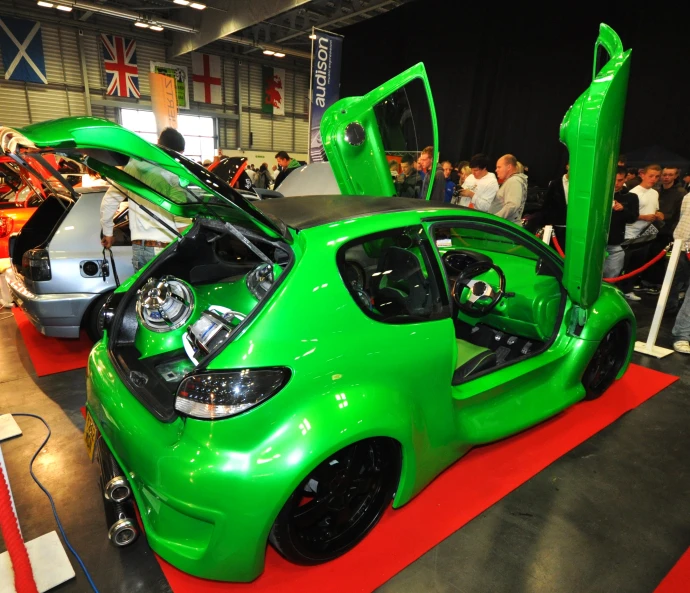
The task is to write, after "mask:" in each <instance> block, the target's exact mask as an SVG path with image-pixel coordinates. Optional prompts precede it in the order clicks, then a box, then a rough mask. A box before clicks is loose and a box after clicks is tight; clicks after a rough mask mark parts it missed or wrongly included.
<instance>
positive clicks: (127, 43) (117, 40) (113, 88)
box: [101, 33, 141, 99]
mask: <svg viewBox="0 0 690 593" xmlns="http://www.w3.org/2000/svg"><path fill="white" fill-rule="evenodd" d="M101 41H102V42H103V64H104V66H105V77H106V86H107V90H106V95H115V96H117V97H134V98H136V99H138V98H139V97H141V93H140V92H139V68H138V67H137V42H136V41H135V40H134V39H127V38H126V37H118V36H117V35H106V34H105V33H103V34H102V35H101Z"/></svg>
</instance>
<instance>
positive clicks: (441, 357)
mask: <svg viewBox="0 0 690 593" xmlns="http://www.w3.org/2000/svg"><path fill="white" fill-rule="evenodd" d="M599 49H602V50H605V52H606V53H607V54H608V56H606V59H605V60H603V63H602V65H601V67H599V65H598V63H597V61H596V60H598V59H600V58H601V56H600V55H599V52H598V50H599ZM602 53H603V52H602ZM629 60H630V52H629V51H627V52H624V51H623V49H622V45H621V42H620V40H619V39H618V37H617V35H616V34H615V33H614V32H613V31H612V30H611V29H609V28H608V27H606V26H605V25H602V27H601V31H600V36H599V38H598V40H597V44H596V48H595V68H594V75H593V81H592V83H591V85H590V87H589V88H588V89H587V90H586V91H585V93H583V95H582V96H580V97H579V98H578V99H577V101H576V102H575V103H574V105H573V107H572V108H571V109H570V110H569V112H568V114H567V115H566V117H565V119H564V122H563V124H562V126H561V140H562V141H563V142H564V143H565V144H566V145H567V147H568V149H569V152H570V190H569V206H570V208H569V210H568V221H567V229H568V232H567V240H568V245H567V252H568V257H567V259H566V260H565V262H564V261H563V260H561V259H560V258H559V256H558V255H557V254H556V253H555V252H554V251H553V250H552V249H551V248H550V247H548V246H547V245H545V244H544V243H542V242H540V241H539V240H537V239H536V238H535V237H534V236H532V235H530V234H529V233H528V232H526V231H525V230H524V229H522V228H520V227H518V226H517V225H515V224H512V223H509V222H506V221H504V220H502V219H499V218H496V217H494V216H492V215H489V214H485V213H482V212H478V211H476V210H472V209H466V208H461V207H457V206H451V205H445V204H440V203H437V202H430V201H425V200H418V199H411V198H401V197H396V196H395V184H394V182H393V180H392V178H391V174H390V170H389V165H388V163H387V161H386V155H387V154H392V153H394V152H396V151H398V153H400V152H404V151H405V150H411V146H412V144H411V143H415V142H416V143H417V148H419V147H420V146H423V145H424V144H426V143H422V144H420V143H419V142H418V140H419V138H420V137H421V135H422V134H424V133H430V136H429V137H430V138H433V139H434V145H435V146H437V143H436V142H435V139H436V124H435V115H434V110H433V102H432V101H431V94H430V91H429V86H428V82H427V79H426V75H425V72H424V68H423V66H421V65H418V66H415V67H413V68H411V69H410V70H408V71H407V72H405V73H403V74H401V75H400V76H398V77H396V78H395V79H393V80H391V81H389V82H388V83H386V84H384V85H382V86H380V87H378V88H377V89H376V90H375V91H373V92H372V93H370V94H368V95H365V96H363V97H354V98H348V99H344V100H342V101H340V102H339V103H337V104H335V105H334V106H333V107H331V109H330V110H329V111H328V112H327V114H326V116H325V117H324V120H323V125H322V128H321V131H322V136H323V142H324V147H325V150H326V154H327V155H328V159H329V163H330V167H331V169H332V172H333V176H334V177H335V179H336V181H337V183H338V186H339V188H340V190H341V194H342V195H330V196H309V197H291V198H282V199H273V200H266V201H256V202H252V203H249V202H246V201H245V200H244V199H243V198H242V197H241V196H239V195H238V194H237V193H236V192H234V190H232V189H231V188H230V187H228V186H227V184H225V183H224V182H223V181H221V180H220V179H219V178H217V177H216V176H215V175H213V173H209V172H208V171H206V170H205V169H204V168H202V167H201V166H199V165H196V164H195V163H193V162H191V161H189V160H187V159H186V158H184V157H183V156H181V155H178V154H176V153H173V152H170V151H166V150H164V149H161V148H159V147H156V146H153V145H151V144H149V143H147V142H145V141H144V140H142V139H140V138H139V137H137V136H136V135H135V134H133V133H131V132H128V131H126V130H124V129H123V128H121V127H119V126H116V125H114V124H111V123H108V122H105V121H102V120H97V119H93V118H69V119H64V120H57V121H54V122H47V123H43V124H37V125H33V126H29V127H27V128H24V129H23V130H17V131H16V132H15V133H14V134H10V135H9V136H8V137H7V138H4V139H3V147H4V148H5V150H6V151H7V152H10V153H12V154H14V155H15V156H16V157H17V158H18V159H20V160H21V158H22V157H21V155H22V153H23V151H32V152H33V153H36V152H37V151H53V152H57V153H59V154H62V155H66V156H69V157H71V158H75V159H81V160H82V161H84V162H86V163H87V164H88V165H89V166H90V167H92V168H94V169H96V170H98V171H99V172H100V173H101V174H102V175H103V176H104V177H106V178H107V179H109V180H110V181H111V183H113V184H115V185H116V186H118V187H120V188H122V189H123V190H126V191H128V192H130V195H132V194H136V195H137V196H139V198H137V199H141V200H140V201H141V202H142V203H143V204H146V202H145V200H148V201H149V202H150V203H153V204H155V207H157V208H163V209H165V210H167V211H169V212H170V213H172V214H173V215H176V216H183V217H188V218H193V219H194V224H193V226H192V227H191V228H188V229H187V230H186V231H185V232H184V233H183V235H182V236H180V238H179V239H178V240H177V241H175V242H174V243H173V244H171V245H170V246H169V247H168V248H167V249H166V250H165V251H164V252H163V253H161V254H160V255H159V256H158V257H157V258H156V259H154V260H153V261H151V262H150V263H149V264H148V265H147V266H146V267H145V268H144V269H142V270H141V271H140V272H139V273H138V274H136V275H134V276H133V277H131V278H130V279H129V280H128V281H127V282H126V283H125V284H124V285H123V286H121V287H120V288H119V289H118V290H117V291H116V292H115V294H114V296H113V298H111V301H110V303H109V304H108V306H107V307H106V309H105V311H104V313H103V323H104V326H105V336H104V338H103V339H102V340H101V341H100V342H98V343H97V344H96V345H95V347H94V349H93V351H92V352H91V355H90V358H89V364H88V370H87V382H88V402H87V412H88V413H87V426H86V438H87V445H88V448H89V450H90V452H91V453H93V450H94V448H96V449H98V450H99V451H100V458H101V465H102V467H103V482H104V484H103V486H104V489H105V498H106V499H107V502H106V505H111V507H107V508H110V509H111V516H112V517H113V525H112V527H111V533H110V535H111V537H112V538H113V540H114V542H115V543H116V544H126V543H128V542H129V541H131V540H132V539H133V537H134V532H135V530H136V525H135V524H133V523H132V522H131V521H130V522H128V520H129V518H131V511H128V510H127V504H131V501H132V499H133V500H134V501H136V504H137V505H138V509H139V512H140V515H141V520H142V522H143V525H144V528H145V530H146V535H147V537H148V541H149V543H150V545H151V547H152V548H153V549H154V550H155V551H156V552H157V553H158V554H160V556H162V557H163V558H164V559H166V560H167V561H169V562H170V563H172V564H173V565H175V566H176V567H178V568H180V569H181V570H183V571H186V572H189V573H192V574H194V575H198V576H200V577H205V578H210V579H219V580H232V581H251V580H252V579H255V578H256V577H257V576H258V575H259V574H260V573H261V572H262V569H263V565H264V556H265V552H266V546H267V543H268V542H270V543H271V544H272V545H273V546H275V547H276V549H277V550H278V551H279V552H280V553H281V554H282V555H283V556H285V557H286V558H287V559H288V560H291V561H293V562H296V563H301V564H315V563H320V562H324V561H327V560H330V559H333V558H335V557H337V556H339V555H341V554H343V553H344V552H346V551H347V550H349V549H350V548H352V547H353V546H355V545H356V544H357V543H358V542H359V541H360V540H361V539H362V538H363V537H364V536H365V535H366V534H367V533H368V532H369V530H371V529H372V528H373V527H374V526H375V524H376V523H377V521H378V520H379V518H380V517H381V515H382V513H383V512H384V510H385V509H386V508H387V506H388V505H389V504H390V502H391V500H392V501H393V507H395V508H398V507H400V506H402V505H404V504H405V503H407V502H408V501H410V500H411V499H412V498H413V497H414V496H415V495H417V494H418V493H419V492H420V491H421V490H422V489H423V488H424V487H425V486H426V485H427V484H429V482H431V480H433V479H434V477H435V476H437V475H438V474H439V473H440V472H441V471H443V469H444V468H446V467H448V466H449V465H450V464H452V463H453V462H455V461H456V460H457V459H458V458H460V457H461V456H462V455H463V454H465V453H466V452H467V451H468V450H469V449H470V448H471V447H473V446H474V445H479V444H482V443H488V442H491V441H495V440H497V439H502V438H504V437H506V436H508V435H511V434H514V433H517V432H519V431H521V430H524V429H526V428H528V427H530V426H533V425H535V424H537V423H539V422H541V421H543V420H544V419H546V418H549V417H550V416H553V415H554V414H557V413H558V412H560V411H561V410H563V409H564V408H567V407H568V406H570V405H572V404H574V403H576V402H578V401H580V400H582V399H587V398H595V397H597V396H599V395H601V394H602V393H603V392H604V391H605V390H606V388H607V387H608V386H609V385H611V383H612V382H613V381H614V380H615V379H616V378H618V377H620V376H621V375H622V373H623V372H624V371H625V369H626V367H627V364H628V362H629V360H630V356H631V353H632V336H634V334H635V319H634V317H633V314H632V312H631V310H630V308H629V306H628V305H627V303H626V301H625V300H624V298H623V297H622V295H621V294H620V293H619V292H618V291H617V290H616V289H614V288H613V287H611V286H608V285H602V283H601V275H602V264H603V260H604V254H605V245H606V237H607V232H608V226H609V221H610V215H611V200H612V195H613V179H614V172H615V167H616V156H617V154H618V146H619V140H620V132H621V126H622V115H623V107H624V101H625V94H626V87H627V79H628V72H629V65H630V62H629ZM415 87H416V88H415ZM421 106H425V107H426V109H427V110H428V114H429V118H428V121H429V122H430V125H428V126H427V127H426V128H425V127H424V126H423V125H419V126H418V125H417V124H416V123H415V124H414V125H411V122H410V119H409V118H410V117H411V116H410V114H416V113H417V112H419V110H420V109H421ZM425 130H426V131H425ZM128 162H134V164H135V165H136V164H137V163H139V164H144V163H145V166H146V167H147V168H148V170H151V169H153V170H156V171H158V172H159V173H160V175H159V179H161V180H164V181H165V183H158V184H154V183H148V184H147V183H144V182H143V181H141V180H139V179H136V178H134V177H132V176H130V175H128V174H126V173H125V172H124V171H123V169H122V165H124V164H126V163H128ZM307 168H308V167H307ZM298 174H300V173H297V172H294V173H292V175H293V176H294V175H298ZM166 183H167V186H166ZM429 185H431V184H429ZM428 191H429V194H427V195H430V192H431V187H429V188H428ZM99 437H100V438H99ZM113 509H114V510H115V512H114V514H112V511H113ZM123 526H124V527H123Z"/></svg>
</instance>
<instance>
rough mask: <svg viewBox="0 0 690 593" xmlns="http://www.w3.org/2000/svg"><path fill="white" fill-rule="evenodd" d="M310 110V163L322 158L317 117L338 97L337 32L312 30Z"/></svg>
mask: <svg viewBox="0 0 690 593" xmlns="http://www.w3.org/2000/svg"><path fill="white" fill-rule="evenodd" d="M313 34H314V35H315V36H316V38H315V39H314V40H313V45H312V73H311V105H310V107H311V113H310V125H311V130H310V131H309V159H310V161H311V162H312V163H318V162H322V161H325V160H326V153H325V152H324V150H323V142H322V141H321V131H320V128H321V118H322V117H323V113H324V111H326V109H327V108H328V107H330V106H331V105H332V104H333V103H335V102H336V101H337V100H338V99H339V98H340V58H341V56H342V48H343V38H342V37H341V36H340V35H334V34H332V33H326V32H324V31H319V30H318V29H314V30H313Z"/></svg>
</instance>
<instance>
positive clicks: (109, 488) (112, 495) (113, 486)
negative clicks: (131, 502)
mask: <svg viewBox="0 0 690 593" xmlns="http://www.w3.org/2000/svg"><path fill="white" fill-rule="evenodd" d="M130 494H132V490H131V489H130V487H129V483H128V482H127V480H125V478H124V477H123V476H115V477H114V478H113V479H111V480H110V481H109V482H108V483H107V484H106V485H105V488H104V489H103V495H104V496H105V498H106V500H112V501H113V502H122V501H123V500H127V499H128V498H129V496H130Z"/></svg>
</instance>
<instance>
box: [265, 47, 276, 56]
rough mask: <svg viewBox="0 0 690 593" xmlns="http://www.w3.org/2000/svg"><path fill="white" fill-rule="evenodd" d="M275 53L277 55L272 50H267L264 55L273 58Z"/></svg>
mask: <svg viewBox="0 0 690 593" xmlns="http://www.w3.org/2000/svg"><path fill="white" fill-rule="evenodd" d="M275 53H276V52H274V51H273V50H272V49H265V50H264V55H265V56H272V55H274V54H275Z"/></svg>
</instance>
